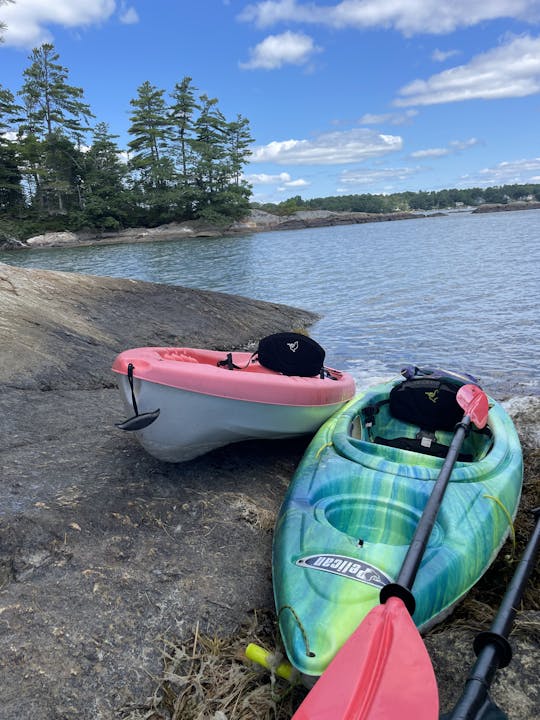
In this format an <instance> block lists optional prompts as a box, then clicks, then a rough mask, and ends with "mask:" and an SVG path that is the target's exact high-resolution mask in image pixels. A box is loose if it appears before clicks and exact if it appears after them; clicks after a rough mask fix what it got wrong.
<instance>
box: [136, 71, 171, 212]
mask: <svg viewBox="0 0 540 720" xmlns="http://www.w3.org/2000/svg"><path fill="white" fill-rule="evenodd" d="M137 92H138V96H137V97H136V98H135V99H133V100H131V101H130V104H131V106H132V107H133V108H134V109H133V112H132V114H131V117H130V120H131V126H130V128H129V130H128V132H129V134H130V135H132V136H133V140H131V141H130V142H129V143H128V147H129V149H130V150H131V152H132V153H133V154H132V155H131V157H130V162H129V165H130V168H131V170H132V171H133V184H134V191H135V194H136V196H137V198H138V202H139V204H140V206H141V207H143V208H146V209H147V210H148V218H149V221H150V223H153V222H156V221H163V222H167V221H168V220H170V216H169V214H170V210H171V205H172V198H171V191H172V189H173V184H174V179H175V173H174V166H173V163H172V161H171V159H170V157H169V155H168V154H167V152H168V149H169V145H170V140H171V124H170V118H169V113H168V108H167V105H166V103H165V100H164V97H163V96H164V94H165V91H164V90H160V89H158V88H156V87H155V86H154V85H151V83H150V82H148V81H145V82H144V83H143V84H142V85H141V86H140V87H139V88H138V89H137Z"/></svg>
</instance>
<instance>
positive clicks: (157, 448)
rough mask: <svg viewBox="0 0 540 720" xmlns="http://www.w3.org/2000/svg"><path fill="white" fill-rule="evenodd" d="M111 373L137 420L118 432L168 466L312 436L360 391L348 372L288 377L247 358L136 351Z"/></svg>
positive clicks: (192, 351) (327, 371) (186, 351)
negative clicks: (236, 445) (242, 445)
mask: <svg viewBox="0 0 540 720" xmlns="http://www.w3.org/2000/svg"><path fill="white" fill-rule="evenodd" d="M112 369H113V371H114V372H115V373H117V374H118V376H119V389H120V393H121V395H122V400H123V402H124V406H125V408H126V412H127V413H128V414H129V415H130V416H131V417H130V418H129V420H126V421H125V422H124V423H121V424H119V425H118V427H120V428H121V429H123V430H131V431H133V432H134V433H135V435H136V436H137V438H138V440H139V442H140V443H141V445H142V446H143V447H144V448H145V450H147V452H149V453H150V454H151V455H153V456H154V457H156V458H158V459H160V460H166V461H169V462H182V461H185V460H190V459H191V458H194V457H196V456H197V455H201V454H203V453H206V452H208V451H210V450H213V449H214V448H217V447H220V446H222V445H227V444H229V443H233V442H239V441H241V440H247V439H255V438H287V437H292V436H295V435H303V434H307V433H314V432H315V431H316V430H317V429H318V428H319V427H320V426H321V425H322V423H323V422H324V421H325V420H326V419H327V418H329V417H330V415H332V414H333V413H334V412H336V411H337V410H339V409H340V408H341V407H342V406H343V405H344V404H345V403H346V402H347V401H348V400H350V399H351V398H352V397H353V395H354V393H355V384H354V379H353V377H352V376H351V375H350V374H348V373H345V372H340V371H338V370H334V369H331V368H325V372H324V373H321V375H317V376H314V377H300V376H290V375H283V374H281V373H279V372H276V371H274V370H270V369H268V368H266V367H264V366H263V365H261V364H260V363H259V362H258V361H257V360H256V359H254V357H253V355H252V353H249V352H232V353H225V352H220V351H217V350H201V349H196V348H171V347H168V348H160V347H144V348H134V349H132V350H126V351H124V352H122V353H120V355H118V356H117V357H116V359H115V361H114V363H113V366H112Z"/></svg>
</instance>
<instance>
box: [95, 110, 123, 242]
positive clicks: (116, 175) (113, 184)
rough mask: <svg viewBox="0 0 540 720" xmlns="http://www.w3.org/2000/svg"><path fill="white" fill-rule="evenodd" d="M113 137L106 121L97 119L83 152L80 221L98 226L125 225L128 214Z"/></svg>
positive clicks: (100, 227)
mask: <svg viewBox="0 0 540 720" xmlns="http://www.w3.org/2000/svg"><path fill="white" fill-rule="evenodd" d="M117 137H118V136H117V135H112V134H111V133H110V132H109V127H108V125H107V124H106V123H103V122H102V123H98V124H97V125H96V127H95V129H94V138H93V142H92V145H91V147H90V149H89V150H88V152H87V153H85V156H84V159H85V178H84V222H85V224H87V225H89V226H91V227H97V228H99V229H100V230H118V229H120V228H121V227H125V225H126V222H127V219H128V216H129V197H128V192H127V190H126V187H125V182H124V181H125V177H126V174H127V166H126V164H125V163H123V162H121V160H120V154H121V151H120V150H119V149H118V147H117V145H116V142H115V140H116V138H117Z"/></svg>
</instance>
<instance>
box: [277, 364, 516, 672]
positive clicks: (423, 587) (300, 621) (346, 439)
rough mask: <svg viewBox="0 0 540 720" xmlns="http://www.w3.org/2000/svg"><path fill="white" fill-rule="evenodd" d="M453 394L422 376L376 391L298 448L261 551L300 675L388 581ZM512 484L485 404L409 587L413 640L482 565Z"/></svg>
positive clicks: (438, 452)
mask: <svg viewBox="0 0 540 720" xmlns="http://www.w3.org/2000/svg"><path fill="white" fill-rule="evenodd" d="M464 382H465V381H464ZM460 384H463V382H461V383H460V381H459V379H457V380H456V378H455V377H452V376H451V377H450V378H448V377H442V378H441V377H439V376H436V375H431V376H430V375H429V374H428V375H427V376H421V377H416V376H415V377H412V378H409V379H407V380H403V378H400V379H396V380H393V381H391V382H388V383H384V384H380V385H377V386H375V387H372V388H370V389H368V390H367V391H365V392H362V393H360V394H359V395H357V396H356V397H355V398H354V399H353V400H351V401H350V402H349V403H348V404H347V405H345V406H344V408H343V409H341V410H340V411H338V412H337V413H336V414H335V415H334V416H333V417H332V418H330V419H329V420H328V421H327V422H326V423H325V424H324V425H323V426H322V427H321V428H320V430H319V431H318V433H317V434H316V435H315V437H314V439H313V440H312V442H311V443H310V445H309V447H308V449H307V451H306V453H305V456H304V458H303V459H302V461H301V463H300V465H299V467H298V469H297V471H296V473H295V475H294V477H293V479H292V482H291V485H290V488H289V490H288V492H287V495H286V497H285V499H284V502H283V505H282V508H281V511H280V514H279V517H278V520H277V524H276V528H275V535H274V544H273V582H274V597H275V603H276V610H277V614H278V620H279V626H280V630H281V634H282V637H283V641H284V645H285V649H286V652H287V655H288V657H289V660H290V661H291V663H292V664H293V665H294V666H295V667H296V668H297V669H298V670H299V671H300V672H301V673H304V674H306V675H311V676H318V675H320V674H321V673H322V672H323V671H324V670H325V668H326V667H327V665H328V663H329V662H330V661H331V660H332V658H333V657H334V655H335V654H336V653H337V651H338V650H339V649H340V648H341V646H342V645H343V644H344V642H345V641H346V640H347V638H348V637H349V636H350V635H351V634H352V633H353V632H354V630H355V629H356V628H357V627H358V625H359V624H360V623H361V621H362V620H363V618H364V617H365V616H366V615H367V613H368V612H369V611H370V610H371V609H372V608H373V607H374V606H375V605H377V604H378V603H379V592H380V590H381V587H383V586H384V585H386V584H387V583H390V582H394V581H395V579H396V577H397V575H398V573H399V570H400V568H401V565H402V562H403V559H404V557H405V554H406V552H407V549H408V546H409V544H410V542H411V539H412V536H413V534H414V531H415V529H416V526H417V523H418V520H419V518H420V516H421V514H422V510H423V508H424V506H425V504H426V501H427V498H428V497H429V495H430V492H431V489H432V487H433V483H434V482H435V480H436V479H437V476H438V474H439V470H440V468H441V466H442V464H443V460H444V456H445V453H446V450H447V447H448V446H449V444H450V442H451V439H452V437H453V434H454V430H453V427H454V425H455V423H456V422H458V421H459V418H460V413H461V414H462V413H463V411H462V410H460V409H459V407H457V403H455V392H456V389H457V387H459V385H460ZM452 391H453V392H454V399H452ZM453 402H454V403H455V404H456V408H454V407H453V405H452V403H453ZM522 478H523V463H522V453H521V447H520V444H519V439H518V436H517V433H516V430H515V428H514V425H513V423H512V421H511V420H510V418H509V417H508V415H507V414H506V412H505V411H504V409H503V407H502V406H501V405H500V404H499V403H497V402H495V401H494V400H493V399H491V398H490V410H489V415H488V424H487V427H486V428H485V429H484V430H482V431H479V430H477V429H476V428H472V430H471V432H470V434H469V435H468V437H467V438H466V439H465V441H464V443H463V446H462V449H461V454H460V456H459V458H458V462H457V463H456V465H455V467H454V470H453V472H452V475H451V478H450V483H449V485H448V488H447V490H446V494H445V496H444V499H443V502H442V506H441V509H440V511H439V514H438V516H437V521H436V524H435V527H434V528H433V532H432V534H431V537H430V540H429V543H428V546H427V549H426V552H425V554H424V557H423V560H422V563H421V565H420V568H419V570H418V574H417V576H416V580H415V583H414V586H413V588H412V590H413V595H414V597H415V600H416V610H415V613H414V616H413V619H414V622H415V623H416V625H417V626H418V627H419V628H420V630H427V629H428V628H429V627H430V626H431V625H433V624H435V623H436V622H439V621H441V620H442V619H443V618H444V617H445V616H446V615H447V614H448V613H449V612H451V610H452V608H453V607H454V605H455V604H456V603H457V602H458V600H459V599H460V598H462V597H463V595H465V593H467V591H468V590H469V589H470V588H471V587H472V586H473V585H474V584H475V583H476V582H477V581H478V580H479V578H480V577H481V576H482V575H483V573H484V572H485V571H486V570H487V568H488V567H489V565H490V564H491V563H492V561H493V560H494V558H495V556H496V555H497V553H498V551H499V550H500V548H501V546H502V544H503V543H504V541H505V539H506V537H507V536H508V533H509V531H510V529H511V525H512V520H513V518H514V516H515V514H516V512H517V508H518V504H519V499H520V495H521V486H522Z"/></svg>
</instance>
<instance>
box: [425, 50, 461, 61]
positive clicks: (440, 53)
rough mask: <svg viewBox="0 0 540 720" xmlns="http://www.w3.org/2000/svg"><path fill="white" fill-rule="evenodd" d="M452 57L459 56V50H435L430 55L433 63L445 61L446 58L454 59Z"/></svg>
mask: <svg viewBox="0 0 540 720" xmlns="http://www.w3.org/2000/svg"><path fill="white" fill-rule="evenodd" d="M454 55H459V50H439V49H435V50H434V51H433V52H432V53H431V59H432V60H434V61H435V62H444V61H445V60H448V58H451V57H454Z"/></svg>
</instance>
